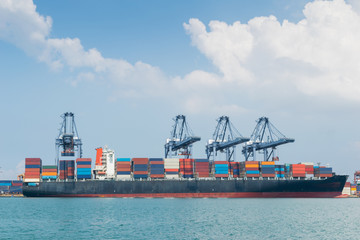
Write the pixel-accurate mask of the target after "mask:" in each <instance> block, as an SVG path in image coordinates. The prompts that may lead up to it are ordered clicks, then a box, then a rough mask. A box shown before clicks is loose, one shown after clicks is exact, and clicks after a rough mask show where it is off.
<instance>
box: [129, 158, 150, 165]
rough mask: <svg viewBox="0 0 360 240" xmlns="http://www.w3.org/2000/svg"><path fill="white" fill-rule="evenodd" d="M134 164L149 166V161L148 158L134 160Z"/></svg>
mask: <svg viewBox="0 0 360 240" xmlns="http://www.w3.org/2000/svg"><path fill="white" fill-rule="evenodd" d="M132 162H133V163H134V164H148V162H149V159H148V158H133V159H132Z"/></svg>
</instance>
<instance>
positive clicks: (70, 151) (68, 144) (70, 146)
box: [55, 112, 82, 165]
mask: <svg viewBox="0 0 360 240" xmlns="http://www.w3.org/2000/svg"><path fill="white" fill-rule="evenodd" d="M61 118H62V119H63V122H62V125H61V128H60V131H59V135H58V137H57V138H56V139H55V150H56V151H55V153H56V156H55V163H56V165H58V164H59V157H60V156H62V157H77V158H81V157H82V142H81V139H80V137H79V134H78V131H77V129H76V124H75V119H74V114H73V113H72V112H66V113H64V114H62V115H61Z"/></svg>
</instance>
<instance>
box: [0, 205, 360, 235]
mask: <svg viewBox="0 0 360 240" xmlns="http://www.w3.org/2000/svg"><path fill="white" fill-rule="evenodd" d="M0 206H1V207H0V230H1V232H0V239H360V235H359V232H360V231H359V230H358V229H359V223H360V216H359V213H360V199H138V198H124V199H122V198H0Z"/></svg>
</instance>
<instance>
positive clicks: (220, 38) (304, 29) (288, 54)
mask: <svg viewBox="0 0 360 240" xmlns="http://www.w3.org/2000/svg"><path fill="white" fill-rule="evenodd" d="M16 3H18V4H16ZM35 6H36V9H35ZM359 10H360V7H359V4H358V3H357V2H356V1H349V2H344V1H341V0H337V1H316V2H309V1H102V2H99V1H75V2H74V1H34V2H32V1H25V0H24V1H14V2H8V1H4V0H0V71H1V77H0V79H1V86H2V87H1V88H0V109H1V111H2V118H1V119H0V124H1V126H2V134H1V138H0V153H1V158H0V167H1V169H0V171H2V172H1V173H0V179H6V178H15V177H16V175H17V174H19V173H21V171H23V162H24V158H25V157H41V158H42V159H43V162H44V164H51V163H53V160H54V155H55V150H54V143H55V137H56V136H57V134H58V128H59V127H60V125H59V124H60V122H61V119H60V115H61V114H62V113H64V112H67V111H72V112H74V113H75V120H76V122H77V127H78V131H79V134H80V136H81V138H82V139H83V143H84V156H85V157H92V158H94V157H95V148H96V147H99V146H103V145H108V146H109V147H110V148H112V149H114V150H115V152H116V156H118V157H162V156H163V155H164V148H163V145H164V143H165V140H166V138H167V137H169V135H170V131H171V127H172V125H173V121H172V118H173V117H174V116H176V115H177V114H185V115H186V116H187V118H188V121H189V124H190V126H191V128H192V130H193V131H194V132H195V134H196V135H199V136H201V137H202V141H201V142H199V143H196V144H195V145H194V157H204V156H205V144H206V141H207V139H209V138H210V137H211V135H212V133H213V131H214V129H215V125H216V121H215V120H216V119H217V117H219V116H221V115H229V116H230V119H231V120H232V122H233V124H234V125H235V126H236V128H237V129H238V130H239V132H240V133H241V134H242V135H244V136H250V135H251V133H252V131H253V128H254V127H255V124H256V123H255V120H256V119H257V118H259V117H261V116H268V117H269V118H270V120H271V121H272V122H273V123H274V125H275V126H277V128H278V129H279V130H280V131H282V132H283V133H284V134H285V135H286V136H288V137H293V138H295V143H293V144H289V145H286V146H282V147H279V150H278V153H279V157H280V160H281V162H283V163H284V162H287V163H297V162H321V163H323V164H330V165H331V166H333V167H334V170H335V171H336V172H338V173H346V174H353V172H354V170H355V169H358V168H360V166H359V160H360V157H359V152H360V139H359V137H358V135H359V134H358V131H359V130H358V129H357V127H356V122H357V119H359V113H358V112H359V111H358V110H359V102H360V94H359V93H360V91H359V90H360V82H359V79H360V78H359V77H360V73H359V69H360V68H359V67H358V66H359V64H360V57H359V56H360V54H359V53H360V46H359V44H358V42H360V36H359V34H358V29H359V26H360V15H359V12H360V11H359ZM237 156H238V157H241V159H240V160H243V156H241V154H240V148H239V151H238V154H237Z"/></svg>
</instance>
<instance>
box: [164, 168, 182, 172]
mask: <svg viewBox="0 0 360 240" xmlns="http://www.w3.org/2000/svg"><path fill="white" fill-rule="evenodd" d="M165 172H179V170H178V169H165Z"/></svg>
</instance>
